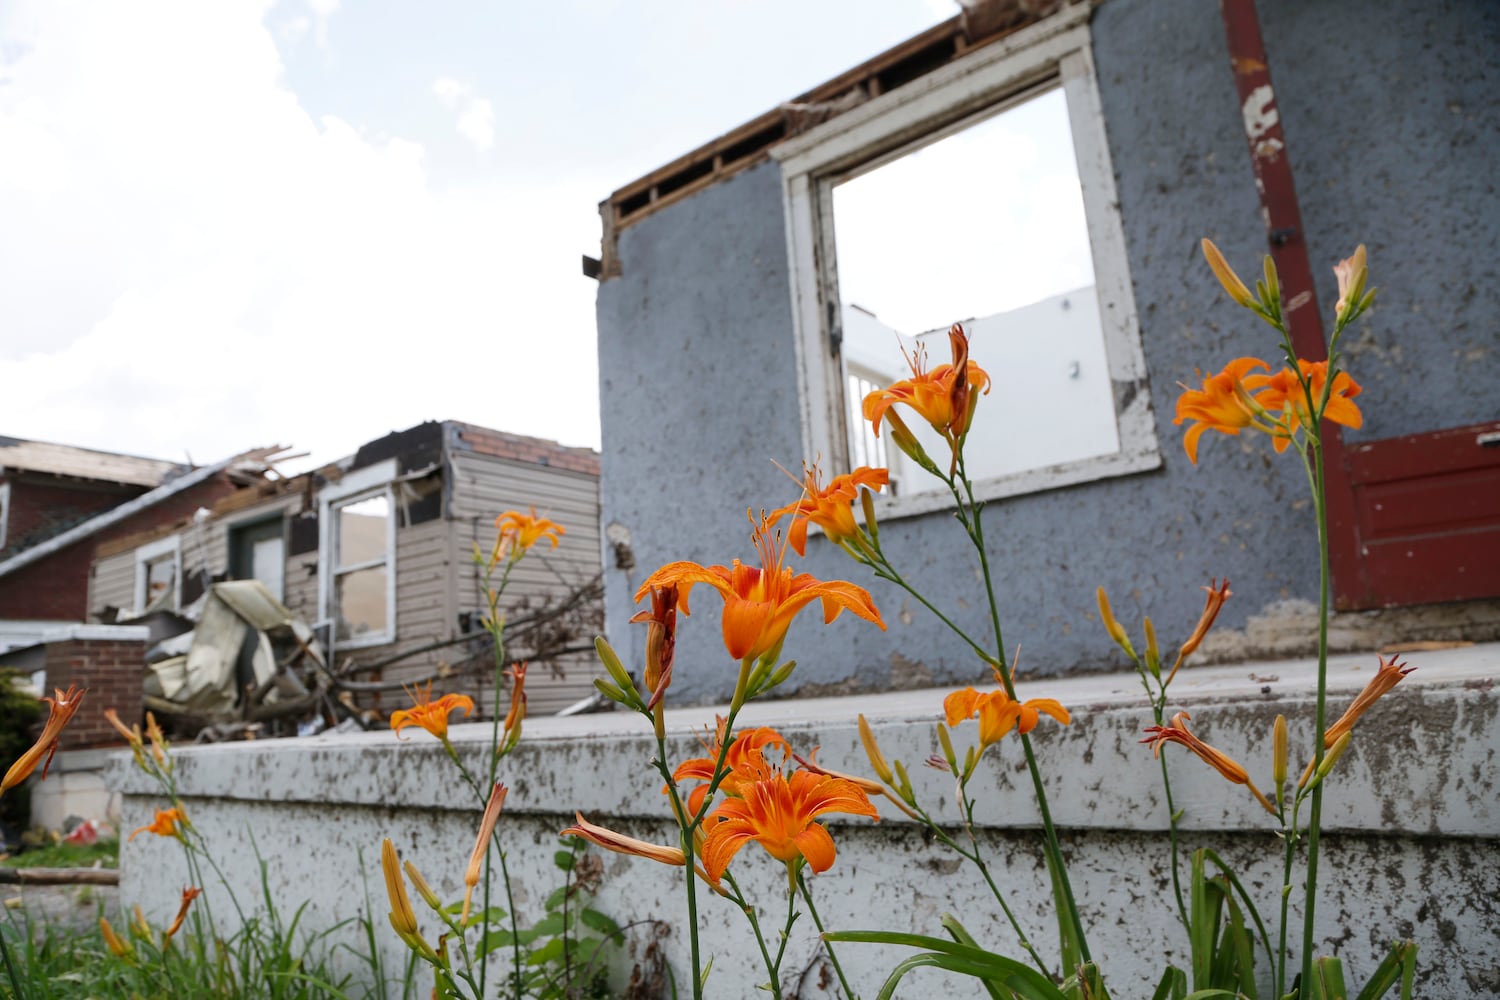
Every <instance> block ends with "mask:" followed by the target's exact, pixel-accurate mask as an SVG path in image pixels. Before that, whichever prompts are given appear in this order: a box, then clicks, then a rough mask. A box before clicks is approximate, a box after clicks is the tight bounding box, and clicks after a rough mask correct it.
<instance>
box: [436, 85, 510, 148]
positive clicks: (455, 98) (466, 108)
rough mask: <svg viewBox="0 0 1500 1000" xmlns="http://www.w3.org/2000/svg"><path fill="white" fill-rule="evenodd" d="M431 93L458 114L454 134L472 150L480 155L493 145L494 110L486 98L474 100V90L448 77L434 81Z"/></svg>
mask: <svg viewBox="0 0 1500 1000" xmlns="http://www.w3.org/2000/svg"><path fill="white" fill-rule="evenodd" d="M432 92H433V94H435V95H436V96H437V98H438V100H440V101H442V102H443V104H445V105H447V106H448V107H449V108H451V109H452V110H454V111H456V112H458V120H457V123H456V124H457V127H458V134H459V135H461V136H463V137H464V138H465V139H468V140H469V142H470V143H472V144H473V146H474V148H475V149H477V150H479V151H480V152H484V151H485V150H487V149H490V148H491V147H493V146H494V145H495V107H494V105H492V104H491V103H490V102H489V99H488V98H484V97H478V96H476V95H475V93H474V88H472V87H470V86H469V85H468V84H466V83H460V82H458V81H457V80H455V79H453V78H452V77H448V76H443V77H439V78H438V79H436V80H434V81H433V84H432Z"/></svg>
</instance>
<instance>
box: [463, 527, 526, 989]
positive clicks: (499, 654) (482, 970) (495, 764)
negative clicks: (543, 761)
mask: <svg viewBox="0 0 1500 1000" xmlns="http://www.w3.org/2000/svg"><path fill="white" fill-rule="evenodd" d="M525 554H526V550H525V549H516V550H515V551H513V552H512V553H511V554H510V556H509V557H508V558H507V559H506V560H505V570H504V572H502V573H501V574H500V585H499V586H498V587H496V588H494V590H495V598H494V600H493V601H491V600H490V580H491V579H492V578H493V577H494V575H495V567H494V566H493V565H492V564H488V563H486V564H485V570H484V579H483V582H481V583H480V589H481V590H482V591H483V595H482V596H483V597H484V603H485V604H487V605H489V606H490V609H491V610H490V614H489V616H488V621H489V624H488V625H487V626H486V630H487V631H488V632H489V633H490V639H491V643H490V645H491V647H492V648H493V650H494V654H495V707H494V710H493V711H492V712H491V713H490V754H489V757H490V772H489V773H490V781H489V787H491V788H494V787H495V775H496V774H497V773H498V771H499V767H500V755H499V754H498V753H496V752H495V751H496V750H497V749H498V748H499V746H500V719H501V715H500V678H501V676H502V675H503V673H504V671H505V625H504V624H502V623H501V622H500V621H498V620H497V619H496V615H497V614H498V608H499V603H500V596H501V595H502V594H504V593H505V588H506V586H507V585H508V584H509V583H510V571H511V570H512V569H513V568H514V567H515V565H516V563H518V562H520V561H521V558H522V557H523V556H524V555H525ZM447 742H448V741H447V740H444V741H443V743H444V744H445V745H446V744H447ZM448 753H449V755H450V756H452V757H453V759H454V760H455V761H457V760H458V755H457V754H455V753H454V752H453V748H452V747H449V748H448ZM458 766H459V769H460V770H463V764H461V763H460V764H459V765H458ZM464 777H465V778H468V777H469V772H468V771H466V770H465V771H464ZM469 784H470V785H475V783H474V781H472V780H470V781H469ZM475 793H476V794H478V795H479V802H480V805H479V808H481V809H483V808H484V807H485V806H486V805H488V804H489V800H490V799H489V796H488V795H486V794H484V793H482V792H480V791H479V789H478V786H477V785H475ZM500 866H501V869H502V875H503V876H504V878H505V898H506V901H507V902H508V903H509V904H510V906H509V909H510V936H511V958H512V963H511V965H512V976H513V977H514V979H515V986H516V997H517V998H519V997H520V996H521V942H520V940H519V939H518V936H517V935H518V933H519V932H518V924H517V922H516V907H515V902H514V900H513V899H512V896H511V888H510V876H509V875H505V874H504V867H505V853H504V852H503V851H502V852H501V854H500ZM480 905H482V906H483V907H484V914H485V923H486V924H488V923H489V912H490V853H489V852H488V851H485V852H484V895H483V896H481V897H480ZM488 968H489V963H488V962H481V963H479V995H480V996H483V995H484V982H485V978H486V973H487V971H488Z"/></svg>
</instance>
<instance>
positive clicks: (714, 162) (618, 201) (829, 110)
mask: <svg viewBox="0 0 1500 1000" xmlns="http://www.w3.org/2000/svg"><path fill="white" fill-rule="evenodd" d="M1086 2H1089V0H958V5H959V7H960V13H959V14H958V15H957V16H955V17H952V18H950V19H948V20H947V21H944V22H943V23H941V24H938V25H934V26H933V27H931V28H929V29H927V30H926V31H924V32H922V33H921V34H919V35H916V36H914V37H912V38H909V39H907V40H906V41H904V42H902V43H900V44H899V45H895V46H892V47H891V48H889V49H887V50H886V51H884V52H882V53H881V54H880V55H878V56H875V57H874V58H872V59H867V60H866V61H864V62H863V63H861V64H859V65H858V66H855V67H854V68H852V69H849V70H846V71H845V72H843V73H840V74H839V75H838V76H836V77H834V78H833V79H831V80H829V81H827V82H825V83H823V84H820V85H819V86H817V87H814V88H813V89H812V90H809V91H808V92H807V93H805V94H800V95H798V96H797V97H794V98H792V99H791V100H790V101H785V102H783V103H782V104H781V105H779V106H778V107H776V108H773V109H772V110H770V111H767V112H766V113H765V114H762V115H760V116H759V117H757V118H754V119H752V120H751V121H748V122H746V123H745V124H743V125H741V126H739V127H738V128H735V129H731V130H730V131H728V132H726V133H724V134H723V135H721V136H720V137H719V138H717V139H714V140H712V141H711V142H707V143H704V144H703V145H702V146H699V147H698V148H697V149H695V150H693V151H692V152H690V153H687V154H685V155H683V156H680V157H678V158H677V159H675V160H673V161H672V162H671V163H668V164H666V165H665V166H662V167H660V168H658V169H656V170H653V171H651V173H649V174H647V175H646V176H644V177H642V178H640V179H639V180H635V181H632V182H631V183H629V184H626V185H625V186H624V187H622V188H620V189H619V190H617V191H615V193H614V194H612V195H610V196H609V198H608V199H607V200H605V201H604V202H603V203H602V204H601V205H600V206H599V210H600V214H601V215H602V216H603V220H604V240H603V254H604V256H603V260H602V262H590V263H589V264H588V266H587V267H586V270H585V273H589V276H590V277H604V278H608V277H613V276H614V274H615V273H616V272H615V267H616V265H617V261H616V260H615V257H614V240H615V238H616V236H617V234H618V233H619V231H620V230H621V229H624V228H625V227H626V226H629V225H631V224H632V223H634V222H636V221H638V220H640V219H643V218H645V217H646V216H648V215H650V214H651V213H653V212H655V211H657V210H658V209H660V208H664V207H665V206H667V205H670V204H672V203H673V202H675V201H679V200H681V199H682V198H685V197H687V196H688V195H690V194H692V193H694V192H696V191H701V190H702V189H703V188H706V187H709V186H711V185H713V184H717V183H719V182H720V181H722V180H724V179H726V178H728V177H731V176H733V175H734V174H737V173H739V172H740V171H742V170H746V169H748V168H750V167H753V166H755V165H756V164H758V163H762V162H764V161H765V160H766V159H767V157H768V156H769V150H770V148H771V147H772V146H775V145H776V144H778V143H780V142H783V141H785V140H787V139H790V138H792V137H793V136H796V135H800V134H801V133H803V132H806V131H808V130H809V129H811V128H813V127H815V126H817V125H821V124H822V123H823V122H826V121H828V120H830V119H832V118H836V117H838V116H839V115H842V114H844V113H845V112H847V111H850V110H853V109H854V108H857V107H859V106H860V105H861V104H863V103H865V102H866V101H868V100H871V99H873V98H875V97H879V96H880V95H881V94H885V93H889V92H890V91H892V90H896V89H897V88H900V87H904V86H906V85H907V84H909V83H912V82H913V81H916V80H920V79H921V78H923V77H925V76H927V75H928V74H929V73H932V72H933V71H934V70H937V69H939V68H941V67H943V66H946V65H947V64H948V63H951V62H953V61H954V60H956V59H959V58H961V57H963V56H965V55H967V54H968V53H970V52H973V51H974V50H975V49H978V48H983V47H984V46H986V45H991V44H993V43H995V42H998V41H999V40H1001V39H1002V38H1005V37H1006V36H1008V35H1011V34H1014V33H1015V32H1017V31H1019V30H1020V29H1022V28H1024V27H1027V26H1028V25H1031V24H1035V23H1036V22H1037V21H1040V20H1042V19H1043V18H1045V17H1047V16H1049V15H1051V14H1054V13H1056V12H1057V11H1058V10H1059V9H1060V8H1062V7H1064V6H1066V5H1067V4H1069V3H1086ZM591 271H592V272H594V273H590V272H591Z"/></svg>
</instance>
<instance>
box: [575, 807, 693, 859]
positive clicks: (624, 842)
mask: <svg viewBox="0 0 1500 1000" xmlns="http://www.w3.org/2000/svg"><path fill="white" fill-rule="evenodd" d="M573 815H574V818H575V819H576V820H577V822H576V823H575V824H574V825H573V826H570V827H568V828H567V829H566V830H564V831H562V832H561V833H560V834H559V835H558V836H562V837H567V836H573V837H582V838H583V839H584V840H587V841H588V842H589V843H591V844H597V845H598V846H599V847H602V848H604V849H605V850H606V851H614V852H615V853H616V854H630V855H634V856H635V857H638V858H649V859H650V860H652V861H659V862H661V863H662V864H664V865H685V864H687V855H685V854H683V853H682V849H681V848H679V847H662V846H661V845H660V844H648V843H647V842H646V841H644V840H636V839H635V838H634V837H627V836H625V835H624V834H622V833H616V832H615V831H613V830H608V829H605V828H604V827H602V826H596V825H594V824H593V823H590V822H589V821H588V820H586V819H584V818H583V813H574V814H573Z"/></svg>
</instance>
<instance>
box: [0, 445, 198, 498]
mask: <svg viewBox="0 0 1500 1000" xmlns="http://www.w3.org/2000/svg"><path fill="white" fill-rule="evenodd" d="M10 469H14V470H16V471H20V472H44V473H47V474H48V475H52V476H71V477H73V478H75V479H93V480H98V481H103V482H110V483H124V484H126V485H129V486H146V487H153V486H160V485H161V484H162V483H163V482H165V481H166V480H168V479H170V478H172V477H173V476H177V475H180V474H181V473H184V472H186V471H188V466H186V465H183V464H181V463H178V462H168V461H165V460H162V459H157V458H141V457H139V456H137V455H121V454H118V453H117V452H112V451H95V450H94V449H92V448H76V447H74V446H73V445H68V444H53V443H52V442H50V441H28V440H26V439H24V438H15V437H6V436H4V435H0V471H3V470H10Z"/></svg>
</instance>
